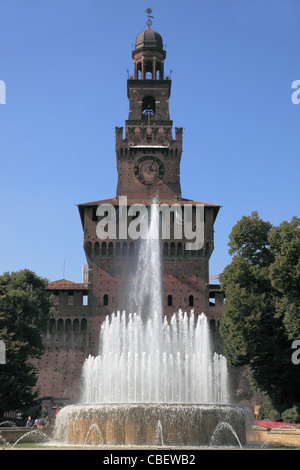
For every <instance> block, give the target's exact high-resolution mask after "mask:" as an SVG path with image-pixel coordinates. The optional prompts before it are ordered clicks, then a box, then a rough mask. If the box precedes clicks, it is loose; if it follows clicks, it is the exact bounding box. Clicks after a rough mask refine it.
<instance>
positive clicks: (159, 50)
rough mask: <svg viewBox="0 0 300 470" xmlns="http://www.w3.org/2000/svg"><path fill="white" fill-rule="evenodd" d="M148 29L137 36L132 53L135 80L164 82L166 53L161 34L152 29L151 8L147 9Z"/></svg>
mask: <svg viewBox="0 0 300 470" xmlns="http://www.w3.org/2000/svg"><path fill="white" fill-rule="evenodd" d="M146 11H147V13H148V20H147V25H148V29H146V30H145V31H142V32H141V33H139V34H138V35H137V38H136V41H135V49H134V51H132V57H133V60H134V78H135V80H139V79H141V80H148V79H150V80H163V79H164V60H165V58H166V52H165V51H164V50H163V40H162V37H161V35H160V34H159V33H157V32H156V31H153V29H151V24H152V21H151V20H150V18H153V17H151V16H150V13H152V10H151V8H147V10H146Z"/></svg>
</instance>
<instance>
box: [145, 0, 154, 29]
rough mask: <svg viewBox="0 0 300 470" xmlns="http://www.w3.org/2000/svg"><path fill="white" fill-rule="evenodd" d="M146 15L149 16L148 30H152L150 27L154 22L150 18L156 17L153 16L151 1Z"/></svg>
mask: <svg viewBox="0 0 300 470" xmlns="http://www.w3.org/2000/svg"><path fill="white" fill-rule="evenodd" d="M146 13H147V15H148V19H147V21H146V25H147V26H148V28H149V29H150V26H151V25H152V21H151V20H150V18H154V16H151V13H152V8H150V0H149V6H148V8H147V10H146Z"/></svg>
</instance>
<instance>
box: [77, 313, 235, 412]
mask: <svg viewBox="0 0 300 470" xmlns="http://www.w3.org/2000/svg"><path fill="white" fill-rule="evenodd" d="M101 339H102V350H101V354H99V355H98V356H97V357H92V356H90V357H89V358H88V359H87V360H86V361H85V364H84V368H83V379H84V380H83V395H82V399H81V401H82V402H83V403H147V402H148V403H204V404H209V403H222V404H226V403H228V384H227V364H226V360H225V358H224V357H223V356H220V355H218V354H213V351H212V345H211V341H210V331H209V325H208V321H207V317H206V316H205V315H204V314H201V315H199V316H196V315H194V313H193V312H191V313H190V314H187V313H182V312H179V313H178V314H174V315H173V316H172V318H171V321H170V322H168V320H167V319H166V318H165V320H164V321H162V320H161V319H160V318H159V316H158V315H155V316H154V318H152V319H149V320H148V322H147V324H146V325H145V326H144V325H143V321H142V318H141V316H140V315H138V314H133V315H131V314H129V315H127V314H126V312H123V313H120V312H117V313H116V314H113V315H111V316H110V317H107V318H106V321H105V322H104V324H103V326H102V330H101Z"/></svg>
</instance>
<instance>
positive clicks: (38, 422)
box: [34, 418, 43, 430]
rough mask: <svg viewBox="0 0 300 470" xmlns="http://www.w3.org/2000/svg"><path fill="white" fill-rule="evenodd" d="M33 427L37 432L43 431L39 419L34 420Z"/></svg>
mask: <svg viewBox="0 0 300 470" xmlns="http://www.w3.org/2000/svg"><path fill="white" fill-rule="evenodd" d="M34 426H36V427H37V428H38V430H40V429H43V422H42V420H41V419H38V418H37V419H36V420H35V422H34Z"/></svg>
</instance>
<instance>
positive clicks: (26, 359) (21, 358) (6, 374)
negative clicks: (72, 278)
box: [0, 269, 53, 413]
mask: <svg viewBox="0 0 300 470" xmlns="http://www.w3.org/2000/svg"><path fill="white" fill-rule="evenodd" d="M47 283H48V281H47V280H46V279H43V278H40V277H38V276H37V275H36V274H35V273H33V272H31V271H29V270H27V269H25V270H22V271H19V272H13V273H11V274H10V273H5V274H3V275H2V276H0V286H1V287H0V339H1V340H3V341H5V346H6V364H2V365H0V413H1V412H2V411H4V410H9V409H21V408H22V407H23V406H25V405H26V406H27V405H29V404H31V403H32V402H33V401H34V399H35V398H36V394H35V393H33V391H32V389H33V387H34V386H35V384H36V380H37V375H36V369H35V367H34V366H33V365H32V363H31V362H30V359H32V358H39V357H40V356H41V354H42V352H43V350H44V348H43V343H42V337H41V334H42V333H43V332H44V331H45V329H46V327H47V324H48V320H49V315H50V313H52V312H53V310H52V299H51V298H50V296H49V295H48V293H47V291H46V290H45V287H46V285H47Z"/></svg>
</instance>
